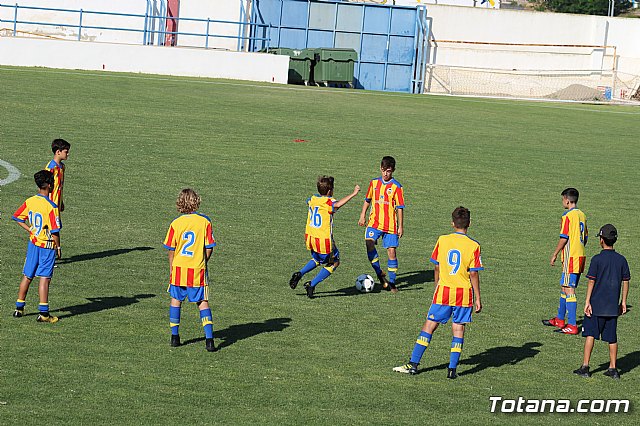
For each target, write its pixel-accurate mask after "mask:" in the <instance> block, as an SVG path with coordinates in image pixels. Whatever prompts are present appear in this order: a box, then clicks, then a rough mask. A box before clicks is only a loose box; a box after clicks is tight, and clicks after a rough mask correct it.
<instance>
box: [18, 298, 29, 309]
mask: <svg viewBox="0 0 640 426" xmlns="http://www.w3.org/2000/svg"><path fill="white" fill-rule="evenodd" d="M26 304H27V302H25V301H24V300H20V299H18V300H16V309H19V310H23V309H24V307H25V305H26Z"/></svg>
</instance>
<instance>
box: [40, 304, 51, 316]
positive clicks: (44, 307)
mask: <svg viewBox="0 0 640 426" xmlns="http://www.w3.org/2000/svg"><path fill="white" fill-rule="evenodd" d="M38 312H40V315H42V316H43V317H48V316H49V303H40V304H39V305H38Z"/></svg>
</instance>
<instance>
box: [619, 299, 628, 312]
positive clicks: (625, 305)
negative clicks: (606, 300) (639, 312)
mask: <svg viewBox="0 0 640 426" xmlns="http://www.w3.org/2000/svg"><path fill="white" fill-rule="evenodd" d="M626 313H627V304H626V303H625V302H622V303H621V304H620V315H624V314H626Z"/></svg>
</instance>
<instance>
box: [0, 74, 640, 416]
mask: <svg viewBox="0 0 640 426" xmlns="http://www.w3.org/2000/svg"><path fill="white" fill-rule="evenodd" d="M0 78H1V82H2V83H1V85H0V99H2V102H0V120H1V124H0V144H1V147H2V149H1V150H0V159H1V160H4V161H7V162H9V163H11V164H13V165H14V166H15V167H17V168H18V169H19V170H20V171H21V173H22V177H21V178H20V179H19V180H18V181H16V182H13V183H11V184H8V185H6V186H2V187H0V199H1V203H0V213H1V215H2V219H1V220H0V238H1V250H0V256H1V257H0V260H1V265H0V276H1V278H0V280H1V282H0V423H2V424H14V423H18V422H21V423H22V422H23V423H27V424H36V423H37V424H48V423H49V424H88V423H100V424H104V423H113V424H122V423H129V424H152V423H156V424H176V423H177V422H181V421H182V422H185V423H223V424H239V423H254V424H302V423H314V424H364V423H376V424H416V423H431V422H434V421H435V422H437V423H439V424H460V423H462V422H465V423H470V424H478V423H482V424H486V423H490V422H491V423H495V422H499V423H516V424H529V423H548V422H550V421H562V422H563V423H569V424H584V423H585V422H588V423H605V422H606V423H609V422H611V421H615V422H616V423H618V424H632V423H633V424H636V423H637V415H636V413H635V412H631V413H627V414H609V415H600V416H596V417H594V416H593V415H589V416H588V417H587V416H586V415H579V414H570V415H564V416H563V415H559V414H553V415H548V414H547V415H540V414H538V415H533V414H529V415H508V414H491V413H490V412H489V408H490V402H489V397H490V396H501V397H504V398H511V399H515V398H517V397H518V396H522V397H525V398H528V399H533V398H545V399H549V398H568V399H571V400H572V401H573V402H576V401H577V400H578V399H602V398H616V399H617V398H631V401H632V404H638V403H640V397H639V396H638V392H637V390H638V387H639V386H640V367H639V366H640V336H639V335H638V334H637V333H636V329H637V323H638V319H639V315H640V314H639V312H640V311H639V309H638V308H640V304H639V303H638V297H639V294H640V293H639V292H638V290H637V289H636V286H635V285H634V284H635V280H634V279H633V278H632V285H631V292H630V296H629V303H630V305H632V308H631V311H630V313H629V314H628V315H626V316H625V317H623V318H622V319H621V321H620V323H619V330H618V333H619V338H620V354H619V358H620V361H619V367H620V369H621V371H622V373H623V375H622V380H620V381H618V382H614V381H613V380H611V379H608V378H606V377H604V376H603V375H602V374H601V371H602V370H600V372H599V373H596V374H594V376H593V377H592V378H591V379H582V378H580V377H577V376H575V375H573V374H572V373H571V372H572V370H573V369H575V368H577V367H578V366H579V365H580V363H581V359H582V345H583V343H584V340H583V338H582V337H579V336H564V335H560V334H557V333H553V332H552V330H551V329H549V328H547V327H543V326H542V325H541V324H540V320H541V319H542V318H548V317H551V316H553V315H554V314H555V311H556V309H557V300H558V293H559V288H558V287H559V286H558V279H559V273H560V267H559V266H556V267H555V268H552V267H550V266H549V257H550V255H551V253H552V251H553V249H554V247H555V245H556V243H557V239H558V230H559V224H560V215H561V214H562V212H563V210H562V206H561V199H560V196H559V193H560V191H562V189H564V188H565V187H567V186H576V187H577V188H578V189H579V190H580V191H581V199H580V203H579V204H580V207H581V208H582V209H583V210H584V211H585V212H586V214H587V217H588V220H589V222H588V223H589V227H590V230H591V234H592V235H595V234H596V232H597V230H598V228H599V227H600V226H601V225H603V224H605V223H607V222H611V223H614V224H615V225H616V226H617V227H618V229H619V233H620V241H619V243H618V244H617V245H616V248H617V249H618V251H620V252H621V253H622V254H624V255H626V256H627V258H628V260H629V264H630V268H631V274H632V277H635V276H637V275H636V274H637V273H638V271H640V265H639V263H638V252H639V251H640V242H639V240H638V235H640V222H638V220H637V217H636V216H635V215H636V213H634V212H636V208H637V206H638V205H640V194H639V193H638V191H637V182H638V181H639V180H640V172H639V171H638V163H639V161H640V146H639V145H638V143H637V133H638V129H639V127H638V119H639V118H640V110H638V109H637V108H625V107H614V106H589V105H579V104H548V103H531V102H514V101H498V100H495V101H494V100H479V99H462V98H447V97H427V96H411V95H399V94H389V93H373V92H372V93H367V92H362V91H346V90H338V89H336V90H327V89H317V88H308V89H307V88H292V87H281V86H273V85H268V86H267V85H259V84H246V83H235V82H223V81H211V80H198V79H185V78H161V77H153V76H142V75H120V74H104V73H81V72H62V71H52V70H43V69H17V68H2V69H0ZM55 137H64V138H65V139H67V140H69V141H70V142H71V144H72V149H71V155H70V158H69V160H68V162H67V177H66V184H65V200H66V201H65V204H66V207H67V209H66V211H65V212H64V214H63V223H64V228H63V231H62V234H61V235H62V246H63V255H64V257H65V259H66V262H63V263H62V264H61V265H60V266H59V268H58V269H56V272H55V275H54V279H53V282H52V287H51V295H50V303H51V309H52V310H53V311H55V314H56V315H58V316H60V318H61V320H60V322H59V323H57V324H54V325H49V324H39V323H36V321H35V314H34V312H35V311H36V310H37V287H36V286H35V285H33V286H32V288H31V290H30V292H29V295H28V300H27V311H28V313H29V315H28V316H25V317H24V318H22V319H13V318H11V313H12V311H13V306H14V302H15V296H16V292H17V286H18V282H19V280H20V276H21V270H22V264H23V261H24V254H25V247H26V240H27V239H26V234H25V233H24V231H22V230H21V229H20V228H19V227H18V226H16V225H15V224H14V223H13V222H12V221H11V220H10V216H11V214H12V213H13V212H14V210H15V209H16V208H17V207H18V206H19V205H20V204H21V203H22V202H23V201H24V199H26V198H27V197H28V196H30V195H32V194H33V193H35V190H36V189H35V185H34V184H33V180H32V175H33V173H34V172H36V171H37V170H38V169H40V168H42V167H43V166H44V165H45V164H46V163H47V162H48V161H49V159H50V157H51V152H50V150H49V145H50V142H51V140H52V139H53V138H55ZM295 139H303V140H305V141H306V142H302V143H295V142H294V140H295ZM383 155H393V156H395V158H396V159H397V161H398V165H397V170H396V173H395V177H396V178H397V179H398V180H399V181H400V182H401V183H402V184H403V186H404V188H405V197H406V206H407V207H406V213H405V218H406V219H405V220H406V222H405V236H404V237H403V238H402V241H401V246H400V248H399V250H398V258H399V262H400V270H399V287H400V292H399V293H398V294H397V295H392V294H390V293H386V292H384V293H374V294H356V293H355V292H354V291H353V289H352V288H353V283H354V279H355V277H356V276H357V275H359V274H361V273H371V268H370V266H369V264H368V261H367V257H366V253H365V250H364V241H363V229H362V228H359V227H358V225H357V220H358V216H359V212H360V208H361V206H362V204H361V203H362V197H360V196H359V197H358V198H356V199H354V200H353V201H352V202H351V203H349V204H347V205H346V206H345V207H343V209H342V210H341V211H340V213H339V214H338V215H337V216H336V219H335V235H336V242H337V244H338V246H339V247H340V251H341V257H342V265H341V266H340V268H338V270H337V271H336V273H335V274H334V275H333V276H332V277H331V278H330V279H328V280H327V281H325V282H323V283H322V284H320V286H319V287H318V289H317V295H318V297H317V298H316V299H314V300H308V299H307V298H306V296H305V295H304V290H303V289H302V288H299V289H298V290H296V291H292V290H291V289H290V288H289V286H288V280H289V277H290V275H291V273H292V272H294V271H295V270H297V269H299V268H300V267H301V266H302V265H303V264H304V263H305V262H306V261H307V260H308V256H309V255H308V253H307V251H306V250H305V247H304V241H303V234H304V224H305V219H306V214H307V213H306V205H305V199H306V198H307V197H308V196H309V195H311V194H312V193H314V192H315V191H316V189H315V179H316V177H317V176H318V175H321V174H331V175H333V176H335V178H336V196H337V197H341V196H344V195H347V194H348V193H349V192H350V191H351V190H352V188H353V185H354V184H356V183H358V184H360V185H361V186H363V187H365V188H366V185H367V183H368V181H369V179H371V178H373V177H376V176H377V175H378V173H379V169H378V167H379V161H380V158H381V157H382V156H383ZM5 177H6V171H5V170H4V169H1V168H0V179H2V178H5ZM634 182H636V183H634ZM186 186H189V187H193V188H195V189H196V190H197V191H198V192H199V193H200V194H201V196H202V198H203V203H202V206H201V211H202V212H203V213H205V214H208V215H210V216H211V218H212V221H213V225H214V232H215V236H216V240H217V242H218V246H217V247H216V250H215V252H214V255H213V257H212V260H211V262H210V265H209V266H210V278H211V280H212V284H211V289H210V302H211V305H212V309H213V314H214V327H215V330H216V338H217V343H218V344H220V345H221V347H222V350H221V351H219V352H217V353H213V354H211V353H207V352H206V351H205V350H204V341H203V340H202V329H201V327H200V325H199V320H198V314H197V310H196V308H195V307H194V306H192V305H187V306H185V308H184V309H183V313H182V325H181V333H180V334H181V336H182V340H183V342H186V343H187V344H185V345H183V346H182V347H179V348H175V349H173V348H170V347H169V326H168V305H169V296H168V295H167V294H166V292H165V290H166V286H167V280H168V262H167V254H166V250H164V249H163V248H162V245H161V244H162V240H163V238H164V235H165V233H166V230H167V227H168V225H169V223H170V221H171V220H172V219H173V218H174V217H175V216H176V215H177V214H176V209H175V198H176V196H177V194H178V192H179V190H180V189H181V188H183V187H186ZM460 204H462V205H464V206H466V207H468V208H469V209H470V210H471V212H472V227H471V228H470V235H471V236H473V237H474V238H476V239H477V240H479V241H480V243H481V244H482V247H483V261H484V263H485V267H486V270H485V271H483V272H482V273H481V288H482V296H483V303H484V306H485V307H484V310H483V312H482V313H481V314H479V315H476V316H474V322H473V324H471V325H470V326H469V327H468V329H467V335H466V338H465V346H464V350H463V353H462V361H461V365H460V367H459V373H461V376H460V377H459V379H458V380H456V381H450V380H446V378H445V375H446V368H445V367H446V363H447V362H448V356H449V347H450V342H451V332H450V327H442V328H441V329H439V330H438V331H437V333H436V334H435V335H434V338H433V341H432V344H431V346H430V347H429V349H428V350H427V353H426V354H425V357H424V358H423V363H422V364H421V369H422V373H421V374H419V375H417V376H405V375H401V374H397V373H393V372H392V371H391V369H392V367H394V366H396V365H399V364H401V363H404V362H406V360H407V359H408V356H409V354H410V351H411V349H412V347H413V342H414V341H415V337H416V335H417V333H418V331H419V329H420V327H421V326H422V323H423V321H424V314H425V313H426V311H427V309H428V308H429V304H430V302H431V296H432V292H433V283H432V276H433V275H432V267H431V266H430V265H429V264H428V262H427V259H428V257H429V255H430V253H431V250H432V248H433V245H434V244H435V241H436V239H437V237H438V235H440V234H443V233H448V232H449V231H450V228H449V223H450V213H451V210H453V208H454V207H456V206H458V205H460ZM598 251H599V247H598V245H597V241H596V238H592V239H591V241H590V243H589V245H588V246H587V254H588V256H589V257H591V256H593V255H594V254H596V253H597V252H598ZM382 258H383V262H384V263H385V264H386V256H382ZM581 284H582V285H581V287H580V288H579V289H578V310H579V312H580V311H581V310H582V306H583V304H584V295H585V288H586V285H585V284H586V281H583V282H582V283H581ZM581 318H582V314H579V319H581ZM597 343H600V342H597ZM606 361H607V348H606V344H603V343H601V344H597V345H596V348H595V350H594V354H593V362H592V369H596V370H598V369H600V368H599V367H600V365H601V364H602V363H605V362H606Z"/></svg>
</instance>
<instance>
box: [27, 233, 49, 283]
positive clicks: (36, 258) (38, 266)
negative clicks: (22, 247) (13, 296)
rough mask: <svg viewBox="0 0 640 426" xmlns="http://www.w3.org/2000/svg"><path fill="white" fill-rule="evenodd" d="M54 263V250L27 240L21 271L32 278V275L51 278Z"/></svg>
mask: <svg viewBox="0 0 640 426" xmlns="http://www.w3.org/2000/svg"><path fill="white" fill-rule="evenodd" d="M55 263H56V251H55V250H53V249H46V248H42V247H38V246H36V245H35V244H33V243H32V242H31V241H29V245H28V246H27V258H26V259H25V261H24V268H23V269H22V273H23V274H24V276H25V277H27V278H29V279H33V277H43V278H51V277H52V276H53V265H54V264H55Z"/></svg>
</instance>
